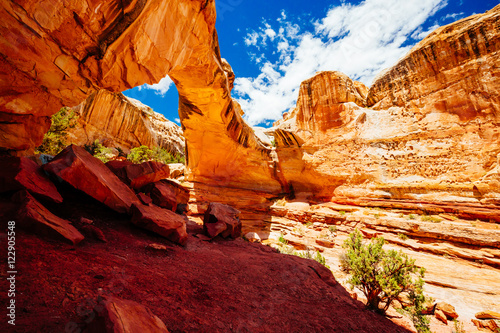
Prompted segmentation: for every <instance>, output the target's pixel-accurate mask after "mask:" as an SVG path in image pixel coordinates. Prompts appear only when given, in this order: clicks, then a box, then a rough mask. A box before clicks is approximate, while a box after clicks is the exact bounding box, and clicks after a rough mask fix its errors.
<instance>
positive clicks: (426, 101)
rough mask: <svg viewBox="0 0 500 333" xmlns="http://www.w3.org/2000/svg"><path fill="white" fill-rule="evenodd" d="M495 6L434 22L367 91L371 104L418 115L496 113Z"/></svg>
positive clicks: (499, 12) (498, 44) (498, 43)
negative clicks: (443, 22)
mask: <svg viewBox="0 0 500 333" xmlns="http://www.w3.org/2000/svg"><path fill="white" fill-rule="evenodd" d="M499 17H500V7H499V6H497V7H495V8H493V9H492V10H490V11H489V12H487V13H485V14H481V15H473V16H470V17H468V18H465V19H462V20H460V21H458V22H455V23H453V24H450V25H448V26H445V27H441V28H438V29H437V30H436V31H434V32H433V33H432V34H431V35H430V36H428V37H427V38H425V39H424V40H423V41H422V42H420V43H419V44H417V45H416V46H415V47H414V48H413V49H412V50H411V51H410V53H409V54H408V55H407V56H406V57H404V58H403V59H402V60H400V61H399V62H398V63H397V64H396V65H395V66H394V67H392V68H389V69H388V70H386V71H385V72H384V73H382V74H381V75H379V76H378V78H377V79H376V80H375V82H374V83H373V86H372V87H371V89H370V92H369V95H368V104H369V106H373V107H374V108H375V109H387V108H389V107H391V106H398V107H404V108H406V109H408V110H412V111H413V112H415V113H417V114H418V115H419V116H420V117H424V116H425V115H427V114H429V113H433V112H441V113H448V114H453V115H457V116H458V117H459V119H460V120H461V121H468V120H473V119H475V118H476V117H478V116H480V117H485V118H488V119H491V120H494V119H498V117H499V116H500V97H499V94H498V91H499V90H500V80H498V76H499V75H500V68H499V63H500V61H499V59H500V55H499V54H498V50H499V49H500V39H499V38H498V36H499V35H500V26H499V24H498V21H499Z"/></svg>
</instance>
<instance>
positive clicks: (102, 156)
mask: <svg viewBox="0 0 500 333" xmlns="http://www.w3.org/2000/svg"><path fill="white" fill-rule="evenodd" d="M83 148H85V150H86V151H88V152H89V153H90V154H91V155H92V156H94V157H96V158H98V159H99V160H101V161H102V162H103V163H106V162H108V161H109V156H110V155H112V154H113V149H111V148H108V147H105V146H103V145H102V144H101V143H100V142H99V140H95V141H94V142H92V143H91V144H86V145H84V146H83Z"/></svg>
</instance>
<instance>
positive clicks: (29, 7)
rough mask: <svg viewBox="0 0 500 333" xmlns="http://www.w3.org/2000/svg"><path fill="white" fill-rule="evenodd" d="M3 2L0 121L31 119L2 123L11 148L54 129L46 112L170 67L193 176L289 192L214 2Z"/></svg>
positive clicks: (1, 141)
mask: <svg viewBox="0 0 500 333" xmlns="http://www.w3.org/2000/svg"><path fill="white" fill-rule="evenodd" d="M2 7H3V9H4V12H5V15H2V18H3V19H2V21H1V23H0V32H1V34H0V36H1V40H0V41H1V43H0V45H1V47H0V53H1V54H2V55H3V56H2V57H1V60H0V64H1V66H0V68H1V70H0V82H1V84H0V90H1V91H3V92H4V94H3V95H2V96H1V98H0V105H1V108H0V114H1V116H0V118H1V117H4V118H5V117H6V118H8V119H9V120H10V119H13V118H15V117H19V116H18V115H21V117H27V118H23V119H21V120H18V122H17V123H16V125H15V126H14V127H15V128H13V127H12V124H11V123H8V122H2V123H1V124H0V125H1V126H0V128H1V129H2V130H4V131H7V130H8V132H9V133H11V136H9V137H5V138H0V147H3V149H4V150H9V151H11V153H12V154H23V153H27V152H28V153H29V151H30V149H33V147H35V146H37V145H38V144H39V143H40V142H41V139H42V134H43V132H45V131H46V130H47V129H48V127H49V123H48V121H47V118H46V117H47V116H50V115H51V114H53V113H55V112H57V111H58V110H59V109H60V108H61V107H62V106H63V105H64V106H74V105H77V104H79V103H80V102H81V101H83V100H84V99H85V98H86V97H87V96H88V95H89V94H91V93H92V92H93V91H95V90H97V89H99V88H104V89H108V90H110V91H115V92H116V91H123V90H125V89H128V88H132V87H134V86H138V85H142V84H144V83H149V84H152V83H155V82H158V81H160V79H162V78H163V77H164V76H165V75H166V74H169V76H170V77H171V78H172V80H173V81H174V82H175V83H176V86H177V88H178V91H179V99H180V101H179V113H180V117H181V121H182V127H183V130H184V134H185V137H186V140H187V148H186V150H187V155H188V158H187V160H188V166H189V167H190V170H191V172H190V173H189V175H188V177H189V178H190V179H192V180H197V181H205V182H207V183H211V184H219V185H220V184H222V185H227V186H233V187H248V188H254V189H260V190H266V191H268V192H280V191H286V190H287V188H288V186H287V184H286V182H284V181H283V179H282V178H281V177H278V176H277V173H278V171H277V170H278V168H277V167H276V163H275V161H274V159H273V157H272V156H271V149H269V148H268V147H265V146H263V145H262V144H261V143H260V142H259V141H258V140H257V139H256V137H255V135H254V133H253V131H252V129H251V128H250V127H249V126H248V125H247V124H245V122H244V121H243V119H242V118H241V112H240V108H239V106H238V104H237V103H236V102H234V101H232V99H231V97H230V90H231V86H232V80H233V76H232V75H231V72H232V71H231V69H230V66H228V64H227V63H224V62H223V61H222V58H221V56H220V52H219V46H218V40H217V33H216V31H215V16H216V15H215V1H213V0H209V1H204V0H203V1H202V0H195V1H191V0H189V1H188V0H177V1H168V2H165V1H159V0H153V1H125V2H119V3H117V2H115V1H111V0H105V1H101V2H99V3H92V4H88V3H86V2H83V3H82V2H79V1H70V2H65V3H61V2H59V1H49V2H43V3H40V2H38V1H35V0H29V1H27V2H23V3H22V4H20V3H15V2H13V1H6V2H2ZM30 117H31V118H33V119H31V118H30ZM28 118H30V119H28ZM28 120H30V121H29V123H28ZM33 123H37V124H40V123H43V124H45V126H32V124H33Z"/></svg>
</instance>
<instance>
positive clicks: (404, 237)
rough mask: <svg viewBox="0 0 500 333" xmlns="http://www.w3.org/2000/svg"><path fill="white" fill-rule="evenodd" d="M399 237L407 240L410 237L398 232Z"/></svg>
mask: <svg viewBox="0 0 500 333" xmlns="http://www.w3.org/2000/svg"><path fill="white" fill-rule="evenodd" d="M398 238H399V239H401V240H404V241H405V240H407V239H408V236H407V235H405V234H398Z"/></svg>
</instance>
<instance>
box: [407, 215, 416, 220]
mask: <svg viewBox="0 0 500 333" xmlns="http://www.w3.org/2000/svg"><path fill="white" fill-rule="evenodd" d="M416 218H417V217H416V216H415V215H413V214H410V215H408V219H410V220H415V219H416Z"/></svg>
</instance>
